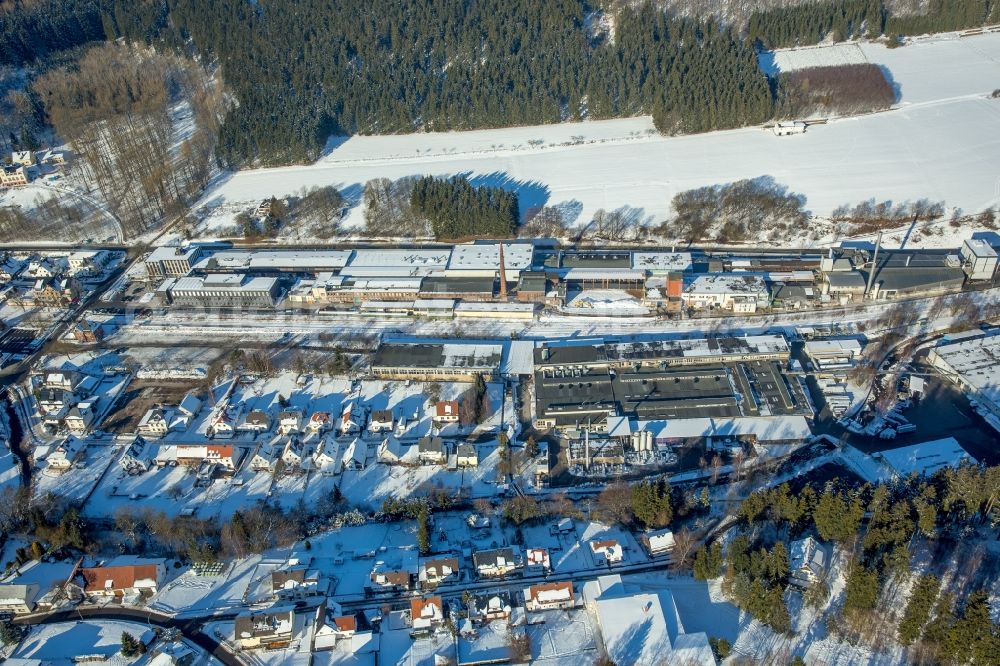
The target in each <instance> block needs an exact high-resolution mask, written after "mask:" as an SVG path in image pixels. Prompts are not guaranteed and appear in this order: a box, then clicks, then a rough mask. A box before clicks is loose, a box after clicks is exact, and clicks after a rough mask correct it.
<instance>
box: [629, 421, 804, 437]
mask: <svg viewBox="0 0 1000 666" xmlns="http://www.w3.org/2000/svg"><path fill="white" fill-rule="evenodd" d="M636 425H637V429H638V430H648V431H650V432H652V433H653V437H654V438H655V439H684V438H689V437H737V436H750V435H753V436H755V437H756V438H757V439H758V440H760V441H792V440H803V439H806V438H808V437H810V436H811V435H812V430H810V428H809V422H808V421H807V420H806V418H805V417H804V416H754V417H751V416H746V417H736V418H731V419H713V418H693V419H670V420H666V421H639V422H638V423H637V424H636Z"/></svg>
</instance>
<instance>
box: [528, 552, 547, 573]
mask: <svg viewBox="0 0 1000 666" xmlns="http://www.w3.org/2000/svg"><path fill="white" fill-rule="evenodd" d="M524 566H525V569H526V571H527V572H531V573H548V572H549V571H551V570H552V561H551V559H550V558H549V551H548V549H546V548H529V549H528V550H527V551H526V552H525V554H524Z"/></svg>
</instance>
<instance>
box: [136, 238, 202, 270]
mask: <svg viewBox="0 0 1000 666" xmlns="http://www.w3.org/2000/svg"><path fill="white" fill-rule="evenodd" d="M201 254H202V248H201V247H200V246H198V245H191V246H188V247H158V248H156V249H155V250H153V251H152V252H150V253H149V256H148V257H146V262H145V263H146V276H147V277H149V278H160V277H184V276H185V275H187V274H188V273H190V272H191V268H192V267H193V266H194V264H195V262H196V261H198V259H199V258H200V257H201Z"/></svg>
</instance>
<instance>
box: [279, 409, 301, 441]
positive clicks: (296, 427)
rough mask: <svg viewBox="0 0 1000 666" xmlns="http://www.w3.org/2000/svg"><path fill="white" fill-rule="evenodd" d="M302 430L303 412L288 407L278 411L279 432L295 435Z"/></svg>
mask: <svg viewBox="0 0 1000 666" xmlns="http://www.w3.org/2000/svg"><path fill="white" fill-rule="evenodd" d="M301 431H302V412H299V411H297V410H294V409H286V410H283V411H281V412H279V413H278V432H279V433H280V434H282V435H295V434H297V433H299V432H301Z"/></svg>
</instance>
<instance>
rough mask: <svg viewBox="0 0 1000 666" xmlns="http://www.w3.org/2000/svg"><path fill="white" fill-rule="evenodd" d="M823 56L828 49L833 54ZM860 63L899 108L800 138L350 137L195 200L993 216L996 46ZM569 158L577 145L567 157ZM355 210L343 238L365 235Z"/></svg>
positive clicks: (871, 52)
mask: <svg viewBox="0 0 1000 666" xmlns="http://www.w3.org/2000/svg"><path fill="white" fill-rule="evenodd" d="M831 48H832V47H831ZM861 48H862V49H863V50H864V51H865V54H866V57H868V59H869V60H871V61H873V62H878V63H879V64H882V65H884V66H885V67H886V68H888V69H889V71H890V72H891V74H892V76H893V79H894V82H895V83H896V84H897V85H898V87H899V90H900V94H901V104H900V105H899V107H898V108H896V109H894V110H892V111H888V112H885V113H879V114H872V115H867V116H862V117H856V118H845V119H841V120H836V121H833V122H831V123H830V124H828V125H825V126H817V127H813V128H810V130H809V131H808V132H807V133H806V134H803V135H799V136H790V137H776V136H774V135H773V134H772V133H771V132H768V131H763V130H761V129H759V128H745V129H738V130H730V131H724V132H713V133H709V134H700V135H692V136H684V137H673V138H665V137H660V136H658V135H650V134H649V132H648V130H649V129H650V123H649V119H648V118H633V119H623V120H613V121H602V122H594V123H577V124H564V125H554V126H543V127H527V128H525V127H521V128H510V129H503V130H482V131H475V132H452V133H438V134H427V133H424V134H409V135H402V136H389V137H385V136H383V137H353V138H351V139H348V140H347V141H346V142H344V143H342V144H340V145H337V146H334V147H333V148H332V151H331V152H330V153H329V154H327V155H326V156H325V157H324V158H322V159H321V160H320V161H319V162H317V163H316V164H312V165H307V166H294V167H284V168H275V169H257V170H249V171H242V172H238V173H236V174H233V176H232V177H231V178H229V179H227V180H225V181H224V182H222V183H221V184H220V185H219V186H217V187H216V188H215V189H214V190H212V191H211V192H209V193H208V194H207V195H206V196H205V197H204V198H203V200H202V203H203V204H208V205H209V206H217V205H220V204H223V203H227V202H230V203H232V202H242V201H253V200H257V199H260V198H261V197H263V196H267V195H272V194H273V195H279V196H281V195H288V194H292V193H294V192H298V191H300V190H302V188H304V187H312V186H320V185H335V186H337V187H339V188H341V189H343V190H346V191H347V192H348V194H349V195H352V196H355V197H357V195H359V194H360V192H361V189H362V188H363V186H364V183H365V182H366V181H368V180H370V179H372V178H378V177H387V178H392V179H395V178H401V177H404V176H409V175H415V174H433V175H451V174H466V175H468V176H469V177H470V178H472V179H473V180H474V181H477V182H480V183H490V184H503V185H505V186H507V187H510V188H514V189H516V190H517V191H518V194H519V197H520V200H521V207H522V211H524V210H527V209H528V208H530V207H532V206H538V205H543V204H544V205H550V206H551V205H555V206H561V207H563V208H564V210H565V211H568V214H567V217H568V218H570V221H572V222H577V223H582V222H583V221H586V220H589V219H591V216H592V215H593V213H594V211H596V210H597V209H598V208H605V209H616V208H619V207H623V206H628V207H630V208H631V209H633V212H634V214H635V215H636V217H638V218H641V219H642V218H644V219H649V220H652V221H658V220H662V219H664V218H665V217H666V216H667V214H668V209H669V202H670V199H671V197H672V196H673V195H674V194H676V193H677V192H680V191H683V190H687V189H691V188H694V187H700V186H703V185H710V184H715V183H723V182H729V181H733V180H738V179H741V178H756V177H762V176H763V177H771V178H773V179H774V180H775V181H776V182H778V183H780V184H783V185H787V186H788V187H789V188H790V189H791V190H792V191H795V192H799V193H802V194H804V195H805V196H806V199H807V202H806V203H807V207H808V208H809V209H810V210H811V211H812V212H813V213H814V214H817V215H826V214H829V213H830V212H831V211H833V210H834V209H835V208H837V207H838V206H840V205H842V204H848V203H851V204H853V203H856V202H858V201H862V200H865V199H868V198H871V197H876V198H878V199H880V200H881V199H891V200H893V201H905V200H915V199H920V198H928V199H932V200H944V201H945V202H946V203H947V204H948V205H949V206H958V207H961V208H963V209H964V210H966V211H978V210H981V209H983V208H985V207H987V206H991V205H997V204H998V203H1000V166H998V161H997V156H998V155H1000V100H995V99H989V98H988V93H989V92H991V91H992V90H993V89H995V88H996V87H997V86H998V85H1000V33H994V34H989V35H983V36H981V37H973V38H964V39H962V40H958V39H957V38H941V39H937V40H928V41H925V42H919V43H915V44H913V45H910V46H906V47H904V48H900V49H895V50H889V49H885V48H883V47H881V46H877V45H870V44H865V45H862V46H861ZM567 144H572V145H567ZM362 223H363V213H362V210H361V207H360V206H355V207H354V208H353V209H351V211H350V212H349V213H348V217H347V224H348V225H361V224H362Z"/></svg>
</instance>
